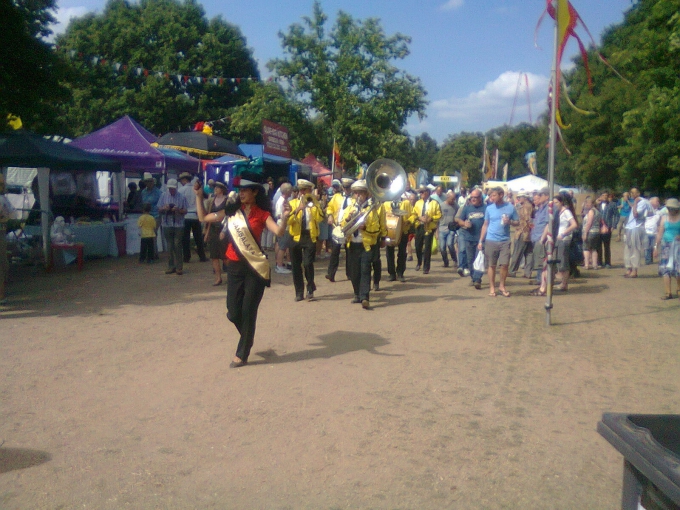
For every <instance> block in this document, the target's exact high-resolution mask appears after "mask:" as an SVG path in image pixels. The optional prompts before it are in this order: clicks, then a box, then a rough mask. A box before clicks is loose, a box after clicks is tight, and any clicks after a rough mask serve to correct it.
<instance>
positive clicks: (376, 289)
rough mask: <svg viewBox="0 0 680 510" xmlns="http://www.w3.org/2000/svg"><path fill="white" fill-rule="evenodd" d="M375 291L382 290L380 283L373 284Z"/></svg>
mask: <svg viewBox="0 0 680 510" xmlns="http://www.w3.org/2000/svg"><path fill="white" fill-rule="evenodd" d="M373 290H374V291H379V290H380V284H379V283H374V284H373Z"/></svg>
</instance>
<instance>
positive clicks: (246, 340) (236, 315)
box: [227, 261, 266, 361]
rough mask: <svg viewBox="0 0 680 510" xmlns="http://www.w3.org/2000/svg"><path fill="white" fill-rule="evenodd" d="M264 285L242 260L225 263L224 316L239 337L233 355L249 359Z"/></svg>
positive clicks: (243, 359)
mask: <svg viewBox="0 0 680 510" xmlns="http://www.w3.org/2000/svg"><path fill="white" fill-rule="evenodd" d="M265 286H266V284H265V282H264V280H262V278H260V277H259V276H258V275H257V274H256V273H255V271H254V270H253V269H252V268H251V267H250V265H249V264H248V263H247V262H245V261H239V262H232V261H229V263H228V264H227V318H228V319H229V320H230V321H231V322H233V323H234V326H236V329H237V330H238V332H239V334H240V335H241V337H240V338H239V341H238V347H237V348H236V357H238V358H239V359H240V360H242V361H248V356H250V349H251V348H252V347H253V341H254V340H255V323H256V322H257V310H258V308H259V306H260V301H262V296H263V295H264V288H265Z"/></svg>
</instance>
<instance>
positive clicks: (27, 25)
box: [0, 0, 68, 132]
mask: <svg viewBox="0 0 680 510" xmlns="http://www.w3.org/2000/svg"><path fill="white" fill-rule="evenodd" d="M54 8H55V2H54V0H2V1H0V19H2V30H0V83H2V86H1V87H0V119H1V120H0V125H2V129H4V127H5V119H6V118H7V114H8V113H12V114H14V115H18V116H20V117H21V119H22V121H23V124H24V126H25V127H26V128H28V129H32V130H34V131H39V132H44V131H48V132H49V131H51V130H53V128H54V124H53V122H52V121H53V120H54V119H55V118H56V113H55V112H54V109H53V104H54V103H56V102H59V101H63V100H65V99H66V98H67V97H68V93H67V91H66V89H64V88H63V87H61V86H60V85H59V80H61V79H63V78H64V77H65V76H66V72H67V67H66V65H64V64H63V63H62V62H60V61H59V59H58V58H57V57H56V55H54V53H53V52H52V50H51V49H50V46H49V45H48V44H47V43H46V42H45V41H43V40H42V39H41V37H44V36H48V35H49V34H50V30H49V28H48V26H49V23H51V22H53V21H54V18H53V16H52V12H51V11H53V10H54Z"/></svg>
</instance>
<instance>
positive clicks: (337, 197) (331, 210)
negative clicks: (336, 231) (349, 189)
mask: <svg viewBox="0 0 680 510" xmlns="http://www.w3.org/2000/svg"><path fill="white" fill-rule="evenodd" d="M347 198H348V200H347V207H349V204H351V203H352V202H353V199H352V197H351V196H350V197H347ZM344 203H345V195H343V194H342V193H336V194H334V195H333V196H332V197H331V200H330V202H328V207H326V215H327V216H328V217H329V218H330V217H331V216H332V217H333V224H334V225H340V221H341V220H342V218H340V217H339V216H340V213H341V209H342V204H344ZM342 212H343V213H344V210H342Z"/></svg>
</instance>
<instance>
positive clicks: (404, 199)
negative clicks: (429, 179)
mask: <svg viewBox="0 0 680 510" xmlns="http://www.w3.org/2000/svg"><path fill="white" fill-rule="evenodd" d="M390 205H391V207H392V210H393V211H394V210H400V211H402V212H403V213H404V214H403V216H402V224H401V238H400V239H399V244H398V245H397V247H396V248H397V266H396V268H395V267H394V249H395V247H394V246H387V247H386V248H385V255H386V256H387V272H388V274H389V275H390V277H389V281H391V282H393V281H395V280H397V279H399V281H400V282H405V281H406V278H404V271H405V270H406V246H407V245H408V232H409V230H410V228H411V215H412V213H413V207H412V206H411V201H410V200H409V199H408V195H407V194H406V193H404V194H403V195H402V196H401V202H397V201H396V200H395V201H394V202H391V203H390Z"/></svg>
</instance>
